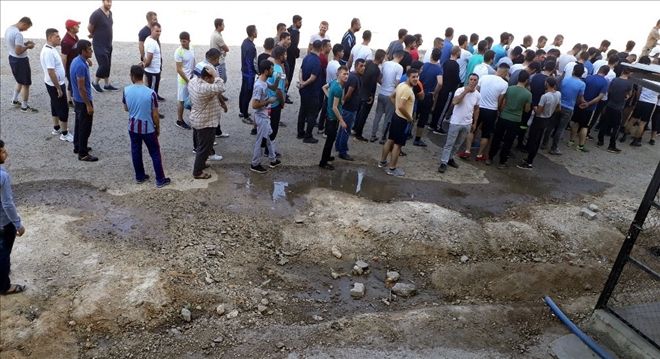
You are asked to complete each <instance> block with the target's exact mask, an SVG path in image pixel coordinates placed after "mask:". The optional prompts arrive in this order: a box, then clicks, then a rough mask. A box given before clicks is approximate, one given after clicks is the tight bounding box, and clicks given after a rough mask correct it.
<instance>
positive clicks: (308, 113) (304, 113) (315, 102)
mask: <svg viewBox="0 0 660 359" xmlns="http://www.w3.org/2000/svg"><path fill="white" fill-rule="evenodd" d="M319 105H320V104H319V98H318V97H316V96H301V97H300V111H299V112H298V137H304V138H310V137H312V130H313V129H314V125H315V124H316V116H317V115H318V113H319ZM305 125H307V127H305Z"/></svg>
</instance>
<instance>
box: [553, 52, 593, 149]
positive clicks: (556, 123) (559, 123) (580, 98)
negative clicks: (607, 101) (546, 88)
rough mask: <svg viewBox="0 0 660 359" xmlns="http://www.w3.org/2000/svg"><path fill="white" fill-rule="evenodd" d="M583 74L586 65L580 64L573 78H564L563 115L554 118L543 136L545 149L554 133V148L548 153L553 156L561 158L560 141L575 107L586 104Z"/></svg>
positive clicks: (576, 67)
mask: <svg viewBox="0 0 660 359" xmlns="http://www.w3.org/2000/svg"><path fill="white" fill-rule="evenodd" d="M582 74H584V65H582V64H580V63H578V64H576V65H575V67H574V68H573V74H572V76H571V77H564V79H563V80H562V82H561V113H560V114H559V118H557V117H556V116H555V117H553V120H552V122H551V123H550V126H549V127H548V129H547V130H546V132H545V135H544V136H543V147H545V146H546V145H547V143H548V141H549V139H550V136H551V132H552V147H550V152H548V153H549V154H551V155H556V156H561V154H562V153H561V151H559V141H561V138H562V135H563V134H564V130H565V129H566V126H568V123H569V121H570V120H571V117H572V116H573V110H574V109H575V105H580V104H582V103H583V102H584V88H585V85H584V82H582V80H581V79H580V78H581V77H582ZM553 131H554V132H553Z"/></svg>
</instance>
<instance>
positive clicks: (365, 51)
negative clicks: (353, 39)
mask: <svg viewBox="0 0 660 359" xmlns="http://www.w3.org/2000/svg"><path fill="white" fill-rule="evenodd" d="M370 42H371V31H369V30H366V31H365V32H363V33H362V43H361V44H358V45H355V46H353V48H352V49H351V54H350V55H349V57H348V61H347V62H346V67H348V68H349V69H351V72H353V71H355V60H357V59H364V61H365V62H366V61H368V60H373V59H374V56H373V53H372V52H371V48H370V47H369V43H370Z"/></svg>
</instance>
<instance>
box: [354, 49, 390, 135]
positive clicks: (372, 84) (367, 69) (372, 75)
mask: <svg viewBox="0 0 660 359" xmlns="http://www.w3.org/2000/svg"><path fill="white" fill-rule="evenodd" d="M385 55H386V53H385V51H384V50H382V49H378V50H377V51H376V56H375V57H374V60H373V61H371V60H370V61H367V62H366V63H365V66H364V74H363V75H362V84H361V86H360V91H359V93H360V108H359V110H358V113H357V117H356V119H355V126H353V131H354V132H355V139H356V140H358V141H362V142H367V141H369V140H368V139H366V138H364V137H362V131H363V130H364V125H365V123H366V122H367V118H368V117H369V112H371V107H372V106H373V104H374V99H375V96H376V87H377V85H378V79H379V78H380V67H379V66H380V65H381V64H382V63H383V60H385Z"/></svg>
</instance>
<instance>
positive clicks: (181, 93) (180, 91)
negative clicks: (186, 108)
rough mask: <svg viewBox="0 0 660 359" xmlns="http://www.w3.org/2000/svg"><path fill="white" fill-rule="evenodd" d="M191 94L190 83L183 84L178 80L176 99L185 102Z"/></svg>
mask: <svg viewBox="0 0 660 359" xmlns="http://www.w3.org/2000/svg"><path fill="white" fill-rule="evenodd" d="M189 96H190V95H189V94H188V85H187V84H182V83H180V82H178V81H177V83H176V99H177V101H179V102H183V101H185V100H187V99H188V97H189Z"/></svg>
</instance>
